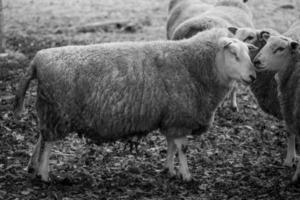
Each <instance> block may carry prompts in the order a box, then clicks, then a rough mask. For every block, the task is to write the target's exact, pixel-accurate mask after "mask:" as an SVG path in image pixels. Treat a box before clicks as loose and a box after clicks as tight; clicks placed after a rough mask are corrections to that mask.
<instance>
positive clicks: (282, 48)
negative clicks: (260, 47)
mask: <svg viewBox="0 0 300 200" xmlns="http://www.w3.org/2000/svg"><path fill="white" fill-rule="evenodd" d="M284 49H285V48H284V47H278V48H277V49H275V51H274V53H277V52H278V51H283V50H284Z"/></svg>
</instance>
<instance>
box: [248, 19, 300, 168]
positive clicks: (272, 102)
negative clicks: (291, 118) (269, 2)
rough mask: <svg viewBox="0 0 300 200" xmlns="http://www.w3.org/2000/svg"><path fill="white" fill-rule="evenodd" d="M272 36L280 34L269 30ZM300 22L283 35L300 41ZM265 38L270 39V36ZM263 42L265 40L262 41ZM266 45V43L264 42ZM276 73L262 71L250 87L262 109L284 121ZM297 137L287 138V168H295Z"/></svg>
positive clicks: (259, 45)
mask: <svg viewBox="0 0 300 200" xmlns="http://www.w3.org/2000/svg"><path fill="white" fill-rule="evenodd" d="M268 31H269V32H270V33H271V35H273V36H279V33H277V32H275V31H272V30H271V29H269V30H268ZM299 33H300V21H296V22H295V23H294V24H292V25H291V27H290V28H289V30H288V31H286V32H285V33H284V34H283V35H284V36H286V37H289V38H292V39H293V40H297V41H299V40H300V34H299ZM265 37H267V38H268V37H269V36H268V35H267V36H265ZM261 41H263V40H261ZM263 43H264V42H263ZM255 45H256V46H257V47H259V48H261V47H262V44H255ZM275 73H276V72H274V71H261V72H257V79H256V80H255V82H253V84H251V85H250V87H251V90H252V92H253V93H254V95H255V97H256V99H257V101H258V103H259V105H260V107H261V108H262V110H263V111H265V112H266V113H268V114H271V115H273V116H274V117H276V118H277V119H279V120H282V119H283V117H282V114H281V109H280V107H281V106H280V103H279V100H278V92H277V83H276V81H275ZM295 137H296V135H294V134H292V133H289V134H288V138H287V155H286V158H285V160H284V163H283V164H284V165H285V166H293V164H294V162H295V161H296V159H297V156H296V149H295V139H296V138H295Z"/></svg>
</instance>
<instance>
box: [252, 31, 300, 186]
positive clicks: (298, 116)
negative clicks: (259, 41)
mask: <svg viewBox="0 0 300 200" xmlns="http://www.w3.org/2000/svg"><path fill="white" fill-rule="evenodd" d="M298 33H299V32H298ZM254 63H255V65H256V66H257V68H258V69H260V70H270V71H274V72H276V76H275V79H276V82H277V84H278V98H279V101H280V108H281V112H282V115H283V119H284V121H285V123H286V127H287V131H288V134H289V135H290V136H289V137H294V138H293V141H291V142H292V145H293V146H288V152H289V151H291V152H292V153H293V154H291V155H289V156H291V161H292V158H296V159H298V157H297V156H296V152H295V135H296V136H299V135H300V132H299V130H300V104H299V102H300V50H299V43H298V42H296V41H294V40H292V39H291V38H289V37H285V36H271V37H270V38H269V39H268V42H267V44H266V45H265V46H264V47H263V48H262V49H261V51H260V52H259V54H258V55H257V56H256V57H255V59H254ZM289 148H291V149H289ZM287 158H288V157H287ZM299 174H300V162H299V161H298V165H297V170H296V172H295V174H294V176H293V181H297V180H298V176H299Z"/></svg>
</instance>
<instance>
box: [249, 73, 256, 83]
mask: <svg viewBox="0 0 300 200" xmlns="http://www.w3.org/2000/svg"><path fill="white" fill-rule="evenodd" d="M250 79H251V82H252V83H253V82H254V81H255V80H256V76H255V75H250Z"/></svg>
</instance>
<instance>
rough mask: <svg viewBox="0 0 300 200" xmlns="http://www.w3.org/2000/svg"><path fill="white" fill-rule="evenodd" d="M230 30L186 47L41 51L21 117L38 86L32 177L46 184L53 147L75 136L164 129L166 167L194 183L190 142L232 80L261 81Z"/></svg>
mask: <svg viewBox="0 0 300 200" xmlns="http://www.w3.org/2000/svg"><path fill="white" fill-rule="evenodd" d="M230 35H231V34H230V33H229V32H228V30H225V29H216V30H211V31H206V32H203V33H200V34H198V35H197V36H195V37H193V38H191V39H188V40H181V41H167V42H141V43H111V44H100V45H90V46H68V47H61V48H52V49H46V50H42V51H39V52H38V53H37V55H36V56H35V57H34V59H33V61H32V64H31V68H30V70H29V72H28V74H27V76H26V77H25V78H24V80H23V81H22V83H21V85H20V89H19V91H18V93H17V96H16V104H15V113H16V114H17V113H18V112H19V111H20V110H21V107H22V104H23V100H24V95H25V92H26V89H27V88H28V85H29V83H30V81H31V80H32V79H34V78H36V79H37V80H38V89H37V92H38V95H37V104H36V108H37V112H38V117H39V128H40V137H39V140H38V143H37V145H36V147H35V150H34V153H33V155H32V157H31V160H30V162H29V168H28V169H29V170H30V171H33V172H34V173H35V174H38V175H41V178H42V180H44V181H47V180H48V171H49V167H48V164H49V161H48V160H49V154H50V149H51V144H52V142H53V141H55V140H58V139H62V138H64V137H65V136H66V134H68V133H69V132H71V131H77V132H79V133H81V134H84V135H85V136H86V137H89V138H91V139H93V140H94V141H96V142H98V143H101V142H104V141H110V140H116V139H120V138H126V137H130V136H133V135H143V134H146V133H148V132H150V131H152V130H155V129H160V130H161V132H162V133H163V134H165V135H166V137H167V141H168V153H167V154H168V155H167V166H168V168H169V171H170V173H171V175H174V174H175V170H174V164H173V162H174V161H173V158H174V154H175V150H176V149H178V152H179V161H180V168H179V173H180V175H181V176H182V177H183V179H184V180H190V179H191V175H190V173H189V170H188V165H187V158H186V156H185V153H184V150H185V149H186V147H185V146H186V137H185V136H186V135H188V134H196V135H197V134H201V133H203V132H204V131H205V130H207V129H208V128H209V127H210V125H211V123H212V121H213V118H214V113H215V110H216V108H217V106H218V105H219V103H220V102H221V101H222V100H223V98H224V96H225V95H226V94H227V93H228V91H229V89H230V87H231V84H232V81H234V80H242V81H243V82H247V83H250V82H251V81H253V79H254V77H255V71H254V69H253V66H252V63H251V60H250V57H249V55H248V48H247V45H246V44H245V43H242V42H241V41H238V40H235V39H230V38H228V37H227V36H230Z"/></svg>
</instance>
